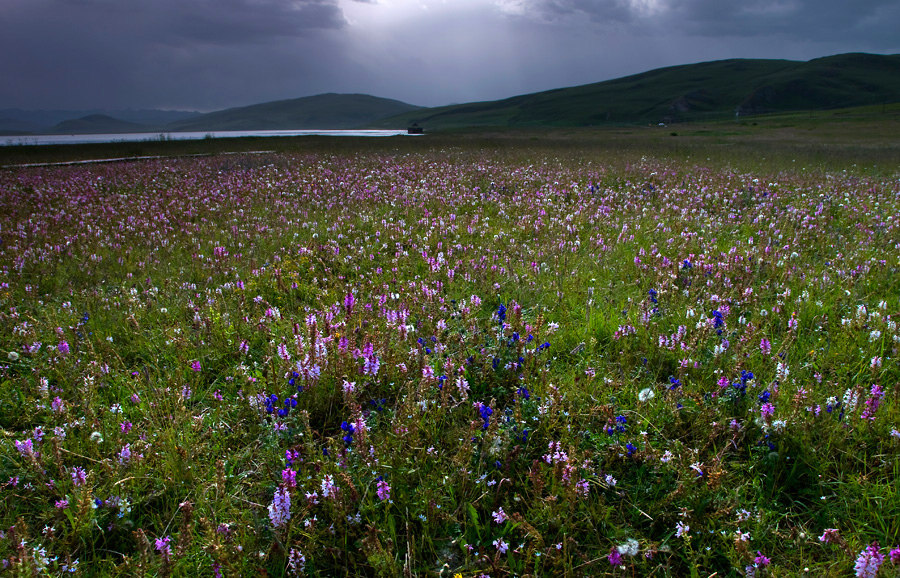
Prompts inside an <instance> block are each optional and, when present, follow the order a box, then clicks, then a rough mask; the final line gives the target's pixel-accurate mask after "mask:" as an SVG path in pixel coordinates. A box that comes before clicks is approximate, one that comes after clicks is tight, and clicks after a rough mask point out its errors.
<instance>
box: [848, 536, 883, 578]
mask: <svg viewBox="0 0 900 578" xmlns="http://www.w3.org/2000/svg"><path fill="white" fill-rule="evenodd" d="M882 562H884V554H882V553H881V552H879V551H878V542H872V543H871V544H870V545H869V546H868V547H866V548H865V549H864V550H863V551H862V552H860V553H859V556H858V557H857V558H856V565H855V566H854V569H855V570H856V576H857V578H875V576H877V575H878V569H879V568H880V567H881V564H882Z"/></svg>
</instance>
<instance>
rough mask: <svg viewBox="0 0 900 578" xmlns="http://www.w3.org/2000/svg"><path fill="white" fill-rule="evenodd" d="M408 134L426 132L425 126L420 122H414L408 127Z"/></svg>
mask: <svg viewBox="0 0 900 578" xmlns="http://www.w3.org/2000/svg"><path fill="white" fill-rule="evenodd" d="M406 134H425V128H424V127H421V126H419V123H417V122H414V123H412V125H410V126H409V128H407V129H406Z"/></svg>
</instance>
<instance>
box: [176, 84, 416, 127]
mask: <svg viewBox="0 0 900 578" xmlns="http://www.w3.org/2000/svg"><path fill="white" fill-rule="evenodd" d="M418 108H419V107H417V106H413V105H411V104H407V103H405V102H400V101H398V100H390V99H387V98H378V97H375V96H370V95H367V94H333V93H329V94H319V95H317V96H308V97H304V98H295V99H291V100H278V101H273V102H265V103H262V104H255V105H252V106H243V107H239V108H229V109H226V110H220V111H216V112H211V113H208V114H203V115H200V116H197V117H194V118H190V119H185V120H181V121H177V122H173V123H170V124H169V125H168V126H167V129H168V130H172V131H204V130H288V129H353V128H360V127H363V126H366V125H369V124H371V123H373V122H376V121H378V120H380V119H383V118H385V117H390V116H395V115H398V114H402V113H406V112H410V111H414V110H417V109H418ZM391 128H397V127H393V126H392V127H391ZM399 128H405V125H402V126H399Z"/></svg>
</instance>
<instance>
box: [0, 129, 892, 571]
mask: <svg viewBox="0 0 900 578" xmlns="http://www.w3.org/2000/svg"><path fill="white" fill-rule="evenodd" d="M879 114H880V113H879ZM842 122H843V121H841V120H840V119H839V118H836V117H830V120H823V119H821V118H819V119H808V118H804V117H803V116H790V115H788V116H783V117H773V118H770V119H759V121H758V122H756V123H720V124H709V125H702V126H701V125H678V126H675V125H673V126H669V127H655V126H654V127H619V128H614V129H604V130H563V129H560V130H556V131H550V132H546V131H545V132H539V131H504V132H493V133H447V134H436V135H428V136H426V137H418V138H403V137H401V138H390V139H343V140H342V139H327V138H307V139H271V140H269V139H266V140H262V139H248V140H245V141H198V142H159V143H135V144H130V145H121V144H119V145H93V146H80V147H43V148H34V147H10V148H8V149H4V150H0V164H2V165H7V166H6V167H5V168H3V169H0V530H2V532H0V560H2V561H0V565H2V573H3V574H4V575H10V576H63V575H65V576H70V575H71V576H79V575H81V576H120V575H121V576H169V575H172V576H284V575H286V576H339V575H360V576H423V577H424V576H443V577H454V576H463V577H467V578H468V577H473V576H490V577H494V578H497V577H504V576H547V575H559V576H710V575H717V576H795V575H809V576H847V575H854V574H855V575H858V576H896V575H898V572H900V484H898V479H900V431H898V428H900V391H898V382H900V366H898V348H900V331H898V329H897V320H898V317H900V274H898V268H900V222H898V219H900V217H898V215H900V142H898V140H897V139H896V134H898V133H897V132H896V131H895V129H897V128H898V127H897V124H898V123H897V120H896V115H894V116H893V117H890V122H885V121H884V119H883V118H882V117H880V116H874V117H868V116H864V118H862V119H855V120H854V119H850V120H846V122H843V124H842ZM673 133H674V134H673ZM261 151H262V152H261ZM225 152H229V153H234V154H220V153H225ZM251 153H252V154H251ZM188 154H190V155H202V156H179V155H188ZM136 155H162V156H163V157H164V158H156V159H145V160H132V161H119V162H110V163H98V164H78V165H68V166H36V167H16V166H10V165H15V164H20V163H25V162H33V163H38V162H53V161H55V162H59V161H73V160H79V159H88V158H104V157H119V156H136Z"/></svg>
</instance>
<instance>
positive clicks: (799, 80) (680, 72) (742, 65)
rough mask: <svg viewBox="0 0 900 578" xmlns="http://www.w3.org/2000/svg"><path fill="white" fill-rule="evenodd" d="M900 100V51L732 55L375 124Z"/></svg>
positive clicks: (532, 123) (707, 113)
mask: <svg viewBox="0 0 900 578" xmlns="http://www.w3.org/2000/svg"><path fill="white" fill-rule="evenodd" d="M892 102H900V55H887V56H885V55H877V54H863V53H850V54H840V55H836V56H829V57H825V58H817V59H814V60H810V61H808V62H801V61H792V60H760V59H731V60H718V61H712V62H702V63H699V64H686V65H681V66H672V67H667V68H659V69H655V70H650V71H648V72H643V73H640V74H635V75H632V76H626V77H623V78H617V79H614V80H607V81H604V82H598V83H594V84H585V85H582V86H574V87H570V88H558V89H554V90H548V91H544V92H537V93H533V94H526V95H521V96H514V97H512V98H507V99H503V100H495V101H488V102H474V103H466V104H459V105H451V106H443V107H436V108H428V109H422V110H419V111H415V112H414V113H411V114H404V115H401V116H398V117H394V118H389V119H385V120H384V121H382V122H380V123H377V124H376V125H375V126H377V127H386V126H404V125H405V124H409V123H412V122H417V123H419V124H420V125H422V126H424V127H425V128H426V129H442V128H457V127H474V126H497V127H501V126H507V127H539V126H548V127H566V126H572V127H574V126H594V125H603V124H611V123H627V124H633V123H647V122H650V123H657V122H677V121H691V120H708V119H717V118H718V119H722V118H729V117H740V116H746V115H752V114H763V113H771V112H789V111H807V110H824V109H835V108H848V107H854V106H864V105H874V104H886V103H892Z"/></svg>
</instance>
